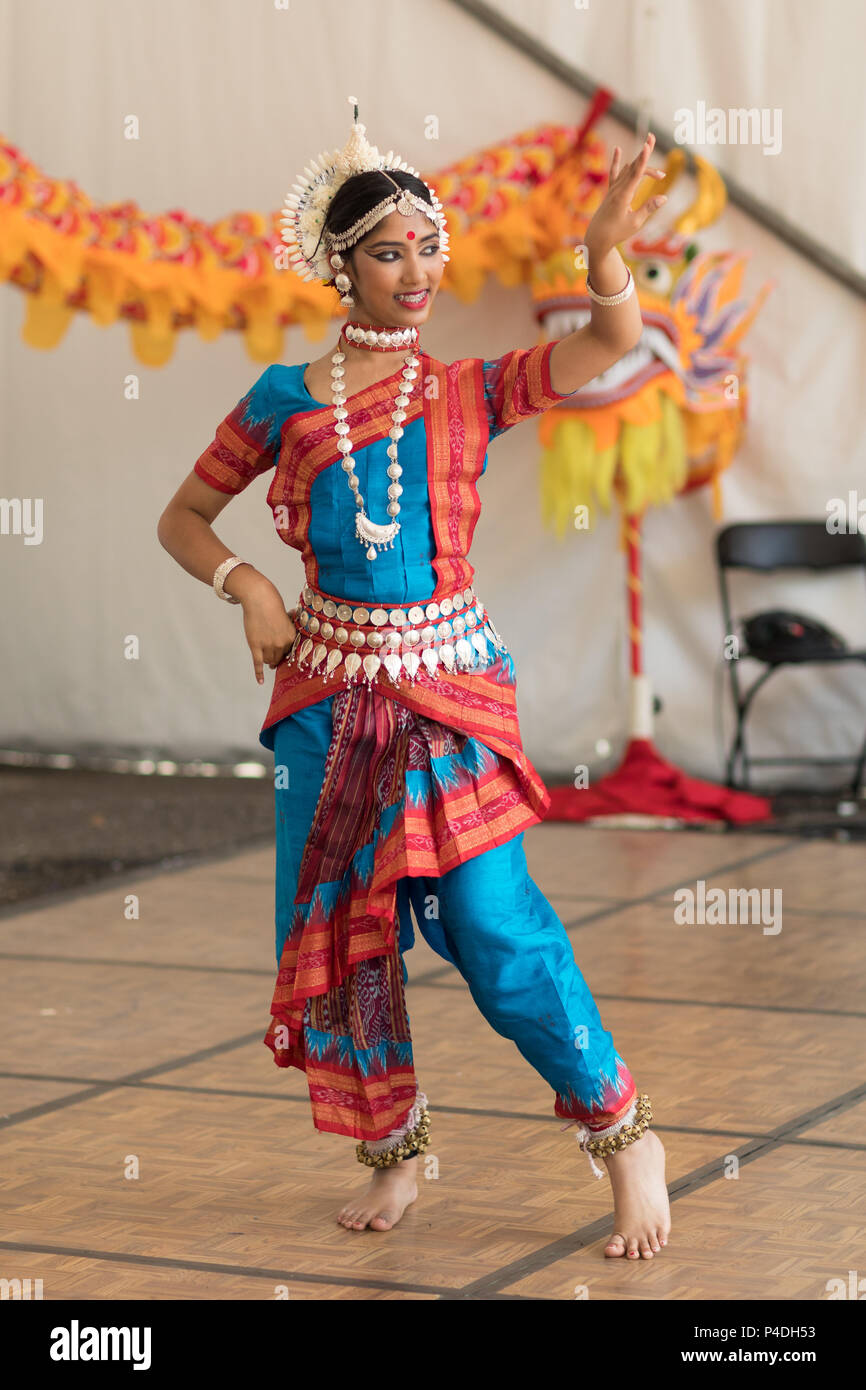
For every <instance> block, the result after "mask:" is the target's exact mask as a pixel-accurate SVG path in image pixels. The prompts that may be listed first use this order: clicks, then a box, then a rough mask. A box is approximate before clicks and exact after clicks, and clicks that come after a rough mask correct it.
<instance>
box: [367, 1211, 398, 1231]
mask: <svg viewBox="0 0 866 1390" xmlns="http://www.w3.org/2000/svg"><path fill="white" fill-rule="evenodd" d="M394 1219H395V1218H394V1216H393V1214H392V1213H391V1212H390V1211H380V1212H379V1214H378V1216H374V1217H373V1219H372V1221H371V1222H370V1225H371V1226H373V1227H375V1229H376V1230H377V1231H390V1229H391V1227H392V1226H393V1225H394Z"/></svg>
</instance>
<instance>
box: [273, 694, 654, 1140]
mask: <svg viewBox="0 0 866 1390" xmlns="http://www.w3.org/2000/svg"><path fill="white" fill-rule="evenodd" d="M332 701H333V697H330V698H327V699H325V700H322V701H320V702H318V703H317V704H315V705H311V706H308V707H307V708H306V709H302V710H300V711H298V712H297V713H296V714H293V715H290V716H288V717H287V718H285V719H282V720H280V721H279V723H278V724H276V725H275V726H273V729H272V730H271V731H268V732H270V733H271V734H272V739H273V743H272V746H273V751H274V765H275V773H276V777H275V788H276V790H275V799H276V837H277V844H276V847H277V870H276V903H275V908H276V911H275V919H276V942H275V945H276V956H277V962H279V960H280V956H281V954H282V948H283V943H284V941H285V938H286V935H287V933H288V930H289V925H290V922H291V918H292V909H293V904H294V898H295V893H296V891H297V880H298V872H299V868H300V862H301V855H302V852H303V848H304V844H305V841H306V838H307V834H308V831H309V828H310V825H311V823H312V820H313V815H314V812H315V809H316V805H317V802H318V797H319V791H320V788H321V785H322V780H323V776H324V765H325V756H326V754H327V750H328V746H329V744H330V740H331V705H332ZM263 741H264V740H263ZM266 746H271V744H270V743H267V744H266ZM281 770H282V772H283V776H282V777H281ZM286 771H287V772H288V785H285V780H286V779H285V775H284V774H285V772H286ZM424 776H425V774H424V773H423V772H413V771H410V772H409V773H407V777H409V778H411V777H419V778H423V777H424ZM410 906H411V912H410ZM397 907H398V912H399V947H400V952H401V959H402V961H403V977H404V981H406V980H408V972H407V970H406V963H405V957H404V953H405V951H407V950H408V949H409V948H411V946H412V945H413V944H414V939H415V937H414V929H413V924H412V912H414V915H415V919H416V921H417V924H418V927H419V929H420V931H421V933H422V935H423V937H424V939H425V940H426V941H427V942H428V944H429V945H430V946H431V947H432V949H433V950H434V951H435V952H436V953H437V954H438V955H439V956H441V957H442V958H443V959H444V960H446V961H449V962H450V963H451V964H452V965H454V966H455V967H456V968H457V970H458V971H459V972H460V974H461V975H462V976H463V978H464V980H465V981H466V982H467V984H468V986H469V991H470V993H471V995H472V998H473V999H474V1001H475V1003H476V1004H477V1006H478V1008H479V1010H480V1011H481V1013H482V1014H483V1016H484V1017H485V1018H486V1019H487V1022H488V1023H489V1024H490V1026H491V1027H492V1028H493V1029H495V1031H496V1032H497V1033H500V1034H501V1035H502V1036H503V1037H506V1038H510V1039H511V1041H512V1042H514V1043H515V1045H516V1047H517V1048H518V1050H519V1051H520V1053H521V1054H522V1055H523V1057H525V1058H526V1060H527V1062H529V1063H530V1065H531V1066H532V1067H534V1068H535V1070H536V1071H537V1072H538V1073H539V1074H540V1075H541V1076H542V1077H543V1078H544V1080H545V1081H546V1082H547V1083H548V1085H550V1086H551V1087H552V1088H553V1089H554V1091H555V1092H556V1093H557V1096H558V1098H559V1099H560V1100H561V1102H562V1104H563V1105H564V1106H565V1107H566V1113H568V1114H571V1113H573V1109H572V1107H575V1106H577V1107H578V1109H581V1108H585V1109H586V1110H589V1111H592V1112H593V1116H594V1123H600V1124H604V1123H605V1115H606V1113H608V1112H610V1113H615V1112H616V1111H617V1110H621V1108H622V1105H623V1101H622V1099H621V1097H622V1096H623V1095H627V1093H628V1091H629V1090H630V1089H631V1087H632V1085H633V1083H632V1080H631V1076H630V1074H629V1072H628V1069H627V1068H626V1066H625V1063H624V1062H623V1060H622V1058H621V1057H620V1056H619V1054H618V1052H617V1051H616V1049H615V1047H614V1044H613V1039H612V1037H611V1035H610V1033H609V1032H607V1031H606V1030H605V1029H604V1028H603V1026H602V1022H601V1018H600V1016H599V1012H598V1009H597V1007H596V1004H595V1001H594V1000H593V997H592V995H591V993H590V991H589V988H588V987H587V984H586V982H585V980H584V978H583V976H582V974H581V972H580V970H579V969H578V967H577V965H576V963H575V960H574V954H573V951H572V948H571V943H570V941H569V939H568V937H567V935H566V933H565V929H564V927H563V925H562V922H561V921H560V919H559V917H558V916H557V914H556V912H555V911H554V909H553V907H552V906H551V904H550V903H549V902H548V901H547V899H546V898H545V896H544V894H543V893H542V892H541V889H540V888H539V887H538V885H537V884H536V883H535V882H534V880H533V879H532V878H531V877H530V875H529V870H528V867H527V863H526V855H525V852H524V847H523V833H522V832H521V833H520V834H518V835H516V836H514V837H513V838H512V839H511V840H508V841H506V843H504V844H502V845H497V846H495V847H494V848H492V849H489V850H486V851H485V852H484V853H482V854H478V855H476V856H475V857H474V858H472V859H469V860H467V861H465V862H464V863H462V864H459V865H457V866H456V867H455V868H454V869H451V870H450V871H449V872H448V873H446V874H443V875H441V876H440V877H438V878H433V877H430V876H426V875H422V876H417V877H416V876H407V877H404V878H402V879H400V880H399V882H398V884H397Z"/></svg>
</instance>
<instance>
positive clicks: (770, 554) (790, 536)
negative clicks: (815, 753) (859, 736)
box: [716, 521, 866, 799]
mask: <svg viewBox="0 0 866 1390" xmlns="http://www.w3.org/2000/svg"><path fill="white" fill-rule="evenodd" d="M716 561H717V564H718V571H719V586H720V589H721V596H722V610H723V612H724V618H725V631H726V632H727V633H728V634H733V633H734V627H733V620H732V617H731V606H730V601H729V597H728V583H727V571H728V570H731V569H746V570H763V571H764V572H769V571H771V570H779V569H812V570H829V569H837V568H839V569H841V568H842V567H850V566H851V565H860V566H862V568H863V576H864V579H866V537H864V536H863V535H861V534H860V532H859V531H855V532H853V533H842V534H838V535H833V534H831V533H830V532H829V531H828V530H827V525H826V522H825V521H753V522H743V523H739V524H737V525H734V526H726V527H725V528H724V529H723V530H722V531H720V532H719V533H718V535H717V536H716ZM744 656H752V657H753V658H754V659H755V660H758V661H762V662H763V663H764V664H765V666H766V669H765V670H764V671H762V672H761V674H760V675H759V676H758V678H757V680H755V682H754V683H753V684H752V685H751V686H750V687H749V688H748V690H746V691H745V692H742V691H741V689H740V682H739V671H738V667H739V660H738V659H731V660H730V661H728V666H729V668H730V672H731V690H732V692H733V698H734V708H735V710H736V716H737V730H736V734H735V737H734V740H733V742H732V745H731V750H730V753H729V755H728V761H727V785H728V786H729V787H733V788H735V789H742V790H749V789H750V784H749V769H750V767H752V766H757V765H759V764H769V763H785V764H787V763H791V764H793V763H805V764H809V765H812V766H823V765H831V764H833V765H835V764H839V763H845V764H847V763H852V762H854V758H795V757H789V758H751V757H749V756H748V754H747V752H746V743H745V724H746V716H747V714H748V712H749V708H750V707H751V704H752V701H753V700H754V698H755V696H756V695H757V693H758V691H759V690H760V688H761V686H762V685H764V684H765V683H766V681H767V680H769V678H770V676H771V675H772V674H773V672H774V671H776V670H778V669H779V668H780V667H782V666H785V665H789V664H797V665H807V664H809V665H811V664H812V663H813V662H814V663H816V664H817V663H819V662H820V663H824V662H839V661H862V662H866V650H861V651H850V650H847V649H846V650H844V651H839V652H827V654H826V655H811V656H809V657H807V658H805V659H798V658H797V657H795V656H791V657H785V658H781V659H780V658H774V659H773V660H772V661H771V662H770V661H768V660H767V658H766V657H765V656H759V655H757V654H756V653H754V652H750V651H749V650H748V645H747V644H746V648H745V649H744V650H741V652H740V657H741V658H742V657H744ZM738 757H739V758H740V759H741V765H742V774H743V780H742V782H741V783H738V782H736V781H735V780H734V774H735V769H736V763H737V758H738ZM864 767H866V739H864V742H863V747H862V748H861V750H860V755H859V758H858V759H857V770H856V772H855V774H854V779H853V781H852V783H851V789H850V790H851V794H852V796H853V797H854V798H855V799H856V797H857V796H858V794H859V791H860V786H861V783H862V781H863V770H864Z"/></svg>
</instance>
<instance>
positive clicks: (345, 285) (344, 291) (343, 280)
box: [334, 275, 355, 309]
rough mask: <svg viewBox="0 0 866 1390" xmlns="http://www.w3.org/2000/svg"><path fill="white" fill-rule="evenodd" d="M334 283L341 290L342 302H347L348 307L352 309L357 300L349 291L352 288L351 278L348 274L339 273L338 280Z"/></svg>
mask: <svg viewBox="0 0 866 1390" xmlns="http://www.w3.org/2000/svg"><path fill="white" fill-rule="evenodd" d="M334 284H335V285H336V286H337V289H338V290H339V291H340V303H341V304H345V306H346V308H347V309H351V307H352V305H353V304H354V303H355V301H354V299H353V298H352V296H351V294H350V293H349V291H350V290H351V288H352V282H351V280H350V279H349V277H348V275H338V276H337V278H336V280H335V281H334Z"/></svg>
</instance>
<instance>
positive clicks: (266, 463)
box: [193, 365, 280, 494]
mask: <svg viewBox="0 0 866 1390" xmlns="http://www.w3.org/2000/svg"><path fill="white" fill-rule="evenodd" d="M272 371H273V365H271V366H270V367H267V368H266V369H265V370H264V371H263V372H262V374H261V376H260V377H259V379H258V381H256V382H254V384H253V385H252V386H251V387H250V389H249V391H248V392H247V393H246V395H245V396H242V397H241V399H240V400H239V401H238V403H237V405H236V406H235V407H234V409H233V410H232V411H230V412H229V414H228V415H227V416H226V417H225V419H224V420H223V421H221V422H220V424H219V425H217V428H216V434H215V435H214V438H213V440H212V442H211V443H210V444H209V445H208V447H207V448H206V449H205V451H204V453H203V454H201V456H200V457H199V458H198V459H197V460H196V462H195V464H194V465H193V472H194V473H197V474H198V476H199V477H200V478H203V479H204V481H205V482H206V483H210V485H211V487H215V488H217V489H218V490H219V491H220V492H228V493H232V494H237V493H239V492H243V490H244V488H245V487H248V486H249V484H250V483H251V482H252V481H253V479H254V478H257V477H258V476H259V474H260V473H267V471H268V469H270V468H273V467H275V465H276V462H277V457H278V455H279V451H280V422H279V420H278V418H277V412H276V407H275V405H274V401H273V398H272V394H271V373H272Z"/></svg>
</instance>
